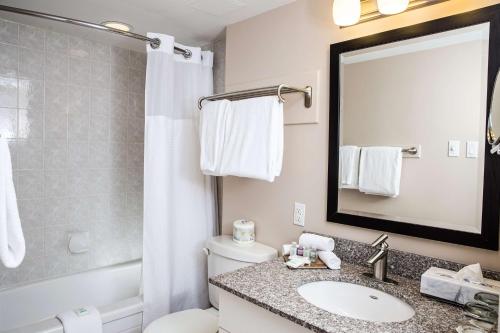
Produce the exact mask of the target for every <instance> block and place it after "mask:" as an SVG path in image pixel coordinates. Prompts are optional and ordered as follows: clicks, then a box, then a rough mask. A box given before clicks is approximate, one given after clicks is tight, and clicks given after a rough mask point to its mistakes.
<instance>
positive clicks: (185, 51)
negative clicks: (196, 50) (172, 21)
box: [0, 5, 192, 58]
mask: <svg viewBox="0 0 500 333" xmlns="http://www.w3.org/2000/svg"><path fill="white" fill-rule="evenodd" d="M0 10H1V11H5V12H11V13H16V14H22V15H28V16H34V17H39V18H44V19H47V20H52V21H58V22H63V23H69V24H74V25H79V26H81V27H86V28H91V29H96V30H101V31H106V32H111V33H114V34H118V35H122V36H126V37H131V38H135V39H139V40H143V41H146V42H149V45H151V47H152V48H153V49H156V48H158V47H159V46H160V44H161V41H160V40H159V39H158V38H149V37H146V36H143V35H139V34H136V33H133V32H129V31H123V30H118V29H114V28H109V27H106V26H104V25H101V24H97V23H92V22H87V21H82V20H77V19H72V18H68V17H63V16H58V15H52V14H47V13H41V12H36V11H33V10H28V9H22V8H16V7H10V6H4V5H0ZM174 51H175V52H177V53H179V54H182V55H183V56H184V58H191V56H192V53H191V51H190V50H188V49H183V48H180V47H177V46H174Z"/></svg>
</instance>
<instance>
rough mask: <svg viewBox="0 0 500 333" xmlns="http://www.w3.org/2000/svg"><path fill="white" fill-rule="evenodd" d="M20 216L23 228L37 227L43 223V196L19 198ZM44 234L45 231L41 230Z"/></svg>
mask: <svg viewBox="0 0 500 333" xmlns="http://www.w3.org/2000/svg"><path fill="white" fill-rule="evenodd" d="M17 204H18V207H19V217H20V218H21V224H22V227H23V230H30V229H35V228H36V229H37V230H39V229H38V228H41V227H43V226H44V224H43V213H42V212H43V200H42V199H41V198H37V199H29V200H18V202H17ZM41 234H42V235H43V231H42V232H41Z"/></svg>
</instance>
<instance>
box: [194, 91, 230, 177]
mask: <svg viewBox="0 0 500 333" xmlns="http://www.w3.org/2000/svg"><path fill="white" fill-rule="evenodd" d="M228 112H231V102H230V101H228V100H227V99H224V100H220V101H213V102H207V103H206V104H205V105H203V109H202V110H201V112H200V167H201V171H202V172H203V173H204V174H206V175H217V174H218V173H219V172H220V170H219V169H220V163H221V161H222V151H223V149H224V137H225V131H226V130H225V126H226V117H227V114H228Z"/></svg>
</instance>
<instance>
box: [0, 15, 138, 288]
mask: <svg viewBox="0 0 500 333" xmlns="http://www.w3.org/2000/svg"><path fill="white" fill-rule="evenodd" d="M145 67H146V55H145V54H143V53H138V52H133V51H129V50H126V49H122V48H118V47H113V46H109V45H105V44H101V43H98V42H94V41H88V40H84V39H81V38H78V37H74V36H69V35H65V34H61V33H57V32H53V31H48V30H42V29H39V28H36V27H32V26H26V25H22V24H18V23H15V22H11V21H6V20H0V134H1V136H2V140H3V139H7V140H9V145H10V148H11V152H12V158H13V168H14V175H15V179H14V180H15V184H16V191H17V197H18V205H19V209H20V215H21V220H22V227H23V230H24V235H25V238H26V245H27V255H26V258H25V260H24V262H23V264H22V265H21V266H20V267H19V268H17V269H6V268H4V267H3V266H2V265H1V264H0V288H3V287H8V286H12V285H14V284H17V283H22V282H27V281H33V280H38V279H43V278H48V277H54V276H59V275H64V274H69V273H74V272H78V271H84V270H87V269H91V268H96V267H101V266H106V265H111V264H115V263H119V262H125V261H129V260H132V259H135V258H140V257H141V251H142V241H141V240H142V230H141V229H142V184H143V181H142V179H143V174H142V173H143V151H144V144H143V137H144V81H145ZM78 231H89V232H90V250H89V252H87V253H85V254H78V255H71V254H70V253H69V251H68V238H69V235H70V234H71V233H73V232H78Z"/></svg>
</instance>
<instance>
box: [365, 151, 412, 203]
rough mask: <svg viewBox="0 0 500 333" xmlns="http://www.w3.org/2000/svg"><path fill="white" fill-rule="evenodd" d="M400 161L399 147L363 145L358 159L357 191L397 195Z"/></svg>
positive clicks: (400, 152) (401, 155)
mask: <svg viewBox="0 0 500 333" xmlns="http://www.w3.org/2000/svg"><path fill="white" fill-rule="evenodd" d="M402 161H403V153H402V149H401V148H398V147H363V148H362V149H361V157H360V161H359V191H360V192H364V193H366V194H373V195H383V196H387V197H393V198H394V197H397V196H398V195H399V184H400V181H401V165H402V163H403V162H402Z"/></svg>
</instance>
